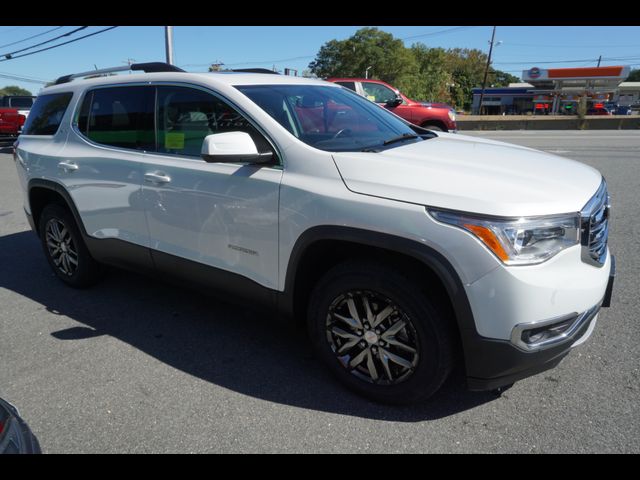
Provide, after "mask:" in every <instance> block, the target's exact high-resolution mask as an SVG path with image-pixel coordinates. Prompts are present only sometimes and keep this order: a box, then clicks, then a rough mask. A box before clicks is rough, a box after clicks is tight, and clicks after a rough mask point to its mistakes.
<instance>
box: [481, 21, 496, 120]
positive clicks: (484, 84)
mask: <svg viewBox="0 0 640 480" xmlns="http://www.w3.org/2000/svg"><path fill="white" fill-rule="evenodd" d="M495 38H496V27H493V33H492V34H491V43H490V45H489V56H488V57H487V66H486V68H485V69H484V79H483V80H482V91H481V92H480V105H478V113H479V114H482V99H483V98H484V89H485V87H486V86H487V74H488V73H489V65H490V64H491V52H493V41H494V39H495Z"/></svg>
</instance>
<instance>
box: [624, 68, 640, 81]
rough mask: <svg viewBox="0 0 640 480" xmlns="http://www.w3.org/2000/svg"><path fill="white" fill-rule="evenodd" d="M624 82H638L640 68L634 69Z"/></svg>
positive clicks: (639, 79)
mask: <svg viewBox="0 0 640 480" xmlns="http://www.w3.org/2000/svg"><path fill="white" fill-rule="evenodd" d="M625 82H640V68H634V69H633V70H631V73H630V74H629V76H628V77H627V79H626V80H625Z"/></svg>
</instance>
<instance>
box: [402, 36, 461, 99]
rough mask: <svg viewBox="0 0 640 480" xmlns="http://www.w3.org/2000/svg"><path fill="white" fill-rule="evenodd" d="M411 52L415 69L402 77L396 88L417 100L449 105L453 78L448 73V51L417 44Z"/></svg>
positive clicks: (412, 47)
mask: <svg viewBox="0 0 640 480" xmlns="http://www.w3.org/2000/svg"><path fill="white" fill-rule="evenodd" d="M410 52H411V55H412V56H413V59H414V62H415V68H413V69H412V70H411V71H408V72H407V73H405V74H404V75H403V76H402V77H400V78H399V79H398V81H397V84H396V86H397V87H398V88H399V89H400V90H401V91H402V92H403V93H404V94H405V95H407V96H408V97H410V98H413V99H416V100H425V101H430V102H447V103H449V102H450V100H451V93H450V87H451V85H452V84H453V78H452V76H451V74H450V73H449V72H448V71H447V65H446V63H447V58H446V51H445V50H444V49H442V48H429V47H427V46H426V45H424V44H423V43H416V44H414V45H412V46H411V48H410Z"/></svg>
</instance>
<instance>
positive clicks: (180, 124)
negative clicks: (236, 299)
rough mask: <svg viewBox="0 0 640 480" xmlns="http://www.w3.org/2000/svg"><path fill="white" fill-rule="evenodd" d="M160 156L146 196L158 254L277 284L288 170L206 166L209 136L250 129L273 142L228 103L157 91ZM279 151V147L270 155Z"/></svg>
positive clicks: (151, 160)
mask: <svg viewBox="0 0 640 480" xmlns="http://www.w3.org/2000/svg"><path fill="white" fill-rule="evenodd" d="M156 125H157V126H158V131H157V135H156V137H157V138H158V145H157V151H158V153H155V154H148V155H145V157H144V163H145V165H144V168H143V170H144V172H143V178H144V181H143V187H142V188H143V197H144V203H145V208H146V218H147V224H148V226H149V233H150V237H151V240H150V241H151V245H150V246H151V248H152V249H155V250H158V251H160V252H164V253H168V254H171V255H175V256H178V257H182V258H185V259H188V260H193V261H196V262H200V263H202V264H205V265H210V266H213V267H217V268H221V269H224V270H227V271H230V272H233V273H237V274H240V275H244V276H246V277H248V278H250V279H252V280H254V281H255V282H257V283H259V284H261V285H263V286H266V287H270V288H276V287H277V285H278V201H279V192H280V181H281V178H282V169H281V168H280V167H268V166H256V165H247V164H235V163H234V164H229V163H207V162H205V161H204V160H202V159H201V158H200V157H199V155H200V149H201V147H202V142H203V140H204V138H205V137H206V136H207V135H210V134H213V133H221V132H229V131H244V132H247V133H249V134H250V135H251V137H252V138H253V139H254V141H255V142H256V145H257V147H258V151H260V152H264V151H266V149H270V148H271V147H270V146H269V142H268V141H267V140H266V139H265V138H264V137H263V136H262V135H261V134H260V133H259V132H258V131H257V130H256V128H255V127H254V126H253V125H252V124H251V123H250V122H249V121H247V119H246V118H245V117H244V116H243V115H242V114H240V113H239V112H237V111H236V110H235V109H233V108H232V107H231V106H229V105H228V104H227V103H226V102H224V101H223V100H222V99H220V98H218V97H217V96H215V95H212V94H211V93H209V92H205V91H203V90H199V89H194V88H187V87H177V86H158V87H157V111H156ZM271 150H272V149H271Z"/></svg>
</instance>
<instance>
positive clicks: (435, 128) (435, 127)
mask: <svg viewBox="0 0 640 480" xmlns="http://www.w3.org/2000/svg"><path fill="white" fill-rule="evenodd" d="M422 128H426V129H427V130H433V131H434V132H446V130H445V129H444V128H442V127H439V126H438V125H433V124H425V125H422Z"/></svg>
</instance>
